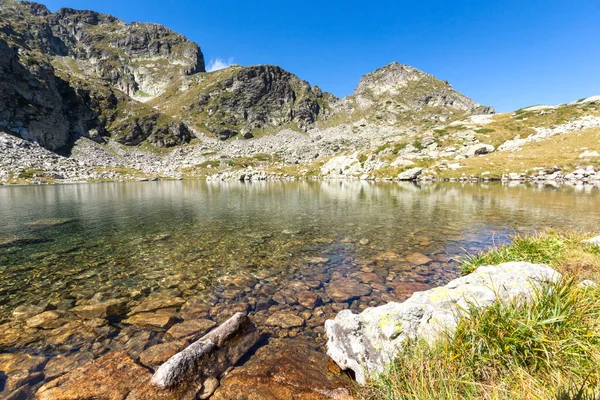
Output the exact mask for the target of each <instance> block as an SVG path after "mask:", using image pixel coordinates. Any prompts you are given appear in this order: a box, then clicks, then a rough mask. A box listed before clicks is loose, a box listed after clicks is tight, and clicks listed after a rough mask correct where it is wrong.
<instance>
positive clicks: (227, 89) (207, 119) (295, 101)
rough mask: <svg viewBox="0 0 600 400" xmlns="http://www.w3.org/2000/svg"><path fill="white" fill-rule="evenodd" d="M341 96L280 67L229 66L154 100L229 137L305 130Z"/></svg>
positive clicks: (203, 127) (170, 111)
mask: <svg viewBox="0 0 600 400" xmlns="http://www.w3.org/2000/svg"><path fill="white" fill-rule="evenodd" d="M334 101H337V99H336V98H335V97H334V96H333V95H331V94H329V93H323V92H322V91H321V89H320V88H319V87H318V86H315V87H311V86H310V85H309V84H308V82H306V81H303V80H301V79H299V78H298V77H297V76H295V75H293V74H291V73H289V72H287V71H285V70H283V69H281V68H280V67H277V66H271V65H258V66H251V67H230V68H227V69H225V70H221V71H217V72H213V73H210V74H206V75H203V76H198V77H196V79H193V80H189V81H187V82H185V83H184V84H182V86H180V87H178V88H176V89H175V88H174V89H173V90H171V91H167V92H166V93H165V95H163V96H161V97H159V98H157V99H156V100H154V101H153V102H152V103H151V104H153V105H155V106H156V107H159V108H160V109H161V110H162V111H163V112H165V113H168V114H174V113H177V112H183V113H184V114H185V115H186V116H187V118H188V120H189V121H190V123H191V124H192V125H193V126H194V127H195V128H196V129H198V130H201V131H208V132H210V133H213V134H217V135H219V136H220V138H221V139H227V138H230V137H232V136H235V135H237V134H241V135H242V136H244V137H246V138H249V137H251V136H252V132H253V131H254V132H256V131H257V130H268V129H270V128H276V127H282V126H286V125H292V126H293V127H294V128H296V129H301V130H306V129H307V128H308V127H309V126H311V125H312V124H313V123H314V122H315V121H317V119H319V118H324V117H325V116H326V115H327V114H328V112H329V104H330V103H332V102H334Z"/></svg>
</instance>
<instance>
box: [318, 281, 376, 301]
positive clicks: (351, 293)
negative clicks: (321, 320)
mask: <svg viewBox="0 0 600 400" xmlns="http://www.w3.org/2000/svg"><path fill="white" fill-rule="evenodd" d="M326 293H327V296H329V297H330V298H331V299H332V300H334V301H336V302H346V301H349V300H352V299H355V298H358V297H362V296H368V295H370V294H371V288H370V287H368V286H367V285H364V284H362V283H359V282H357V281H355V280H352V279H348V278H339V279H336V280H334V281H332V282H331V283H330V284H329V285H328V286H327V289H326Z"/></svg>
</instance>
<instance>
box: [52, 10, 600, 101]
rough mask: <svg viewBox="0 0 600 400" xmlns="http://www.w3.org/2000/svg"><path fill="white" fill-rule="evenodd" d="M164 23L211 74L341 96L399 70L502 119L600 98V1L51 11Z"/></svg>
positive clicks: (129, 20)
mask: <svg viewBox="0 0 600 400" xmlns="http://www.w3.org/2000/svg"><path fill="white" fill-rule="evenodd" d="M42 2H43V3H44V4H46V5H47V6H48V7H49V8H50V9H51V10H53V11H55V10H57V9H58V8H61V7H72V8H79V9H92V10H96V11H100V12H105V13H110V14H113V15H115V16H117V17H119V18H121V19H124V20H125V21H127V22H132V21H142V22H156V23H161V24H164V25H166V26H168V27H169V28H171V29H173V30H175V31H178V32H180V33H182V34H184V35H186V36H187V37H188V38H190V39H191V40H193V41H195V42H197V43H198V44H200V46H201V47H202V51H203V53H204V55H205V58H206V61H207V63H208V62H210V61H211V60H216V59H220V60H223V61H225V62H227V61H233V62H234V63H237V64H242V65H251V64H276V65H280V66H282V67H283V68H285V69H287V70H289V71H291V72H293V73H295V74H297V75H298V76H300V77H301V78H302V79H305V80H307V81H309V82H310V83H311V84H318V85H319V86H321V87H322V88H323V89H324V90H327V91H330V92H333V93H334V94H336V95H337V96H340V97H341V96H344V95H347V94H349V93H351V92H352V90H353V89H354V87H355V86H356V84H357V83H358V80H359V78H360V76H362V75H363V74H365V73H367V72H369V71H372V70H374V69H377V68H379V67H381V66H383V65H385V64H387V63H390V62H392V61H398V62H400V63H404V64H408V65H412V66H414V67H417V68H419V69H422V70H424V71H426V72H429V73H431V74H433V75H435V76H437V77H438V78H440V79H445V80H448V81H450V83H452V85H453V86H454V87H455V88H456V89H457V90H459V91H461V92H463V93H464V94H466V95H468V96H470V97H471V98H473V99H474V100H476V101H478V102H480V103H482V104H485V105H491V106H494V107H496V108H497V109H498V110H499V111H510V110H515V109H518V108H521V107H524V106H528V105H533V104H542V103H543V104H558V103H564V102H568V101H572V100H577V99H579V98H582V97H587V96H591V95H597V94H600V1H598V0H571V1H567V0H504V1H500V0H488V1H479V0H477V1H473V0H472V1H467V0H457V1H449V0H444V1H441V0H432V1H426V0H420V1H387V0H383V1H371V2H355V1H338V0H335V1H331V0H330V1H326V0H321V1H316V0H303V1H287V2H286V1H280V0H259V1H242V0H235V1H226V0H213V1H210V2H207V1H203V0H178V1H155V0H145V1H141V0H104V1H102V2H98V1H91V0H46V1H42Z"/></svg>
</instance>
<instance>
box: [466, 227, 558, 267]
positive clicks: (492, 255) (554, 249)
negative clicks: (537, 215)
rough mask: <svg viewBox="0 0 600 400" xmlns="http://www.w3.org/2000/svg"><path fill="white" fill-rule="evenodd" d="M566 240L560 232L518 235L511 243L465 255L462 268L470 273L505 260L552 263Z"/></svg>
mask: <svg viewBox="0 0 600 400" xmlns="http://www.w3.org/2000/svg"><path fill="white" fill-rule="evenodd" d="M565 240H566V239H565V238H563V237H561V236H560V235H558V234H543V235H531V236H525V235H516V236H515V237H514V238H513V240H512V243H511V244H510V245H505V246H500V247H496V248H493V249H491V250H488V251H486V252H482V253H479V254H477V255H467V256H465V258H464V260H463V262H462V264H461V269H462V272H463V273H464V274H468V273H471V272H473V271H474V270H475V269H477V267H480V266H482V265H497V264H501V263H504V262H513V261H527V262H531V263H535V264H552V263H553V262H555V260H556V259H557V258H559V257H560V254H561V252H562V251H563V249H564V248H565Z"/></svg>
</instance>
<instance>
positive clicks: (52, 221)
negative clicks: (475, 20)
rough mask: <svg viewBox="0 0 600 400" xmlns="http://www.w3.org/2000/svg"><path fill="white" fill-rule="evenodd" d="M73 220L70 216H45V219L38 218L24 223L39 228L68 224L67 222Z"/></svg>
mask: <svg viewBox="0 0 600 400" xmlns="http://www.w3.org/2000/svg"><path fill="white" fill-rule="evenodd" d="M73 221H75V220H74V219H72V218H45V219H38V220H37V221H33V222H27V223H26V224H25V225H27V226H36V227H40V228H50V227H53V226H59V225H64V224H68V223H69V222H73Z"/></svg>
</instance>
